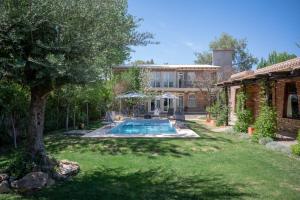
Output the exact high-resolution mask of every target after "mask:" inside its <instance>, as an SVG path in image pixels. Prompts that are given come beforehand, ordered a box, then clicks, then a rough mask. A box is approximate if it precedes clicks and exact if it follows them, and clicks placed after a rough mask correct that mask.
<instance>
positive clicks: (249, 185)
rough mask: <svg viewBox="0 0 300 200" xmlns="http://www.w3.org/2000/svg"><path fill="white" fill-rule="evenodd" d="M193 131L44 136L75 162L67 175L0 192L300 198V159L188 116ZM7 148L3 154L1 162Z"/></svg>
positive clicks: (61, 156)
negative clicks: (49, 183)
mask: <svg viewBox="0 0 300 200" xmlns="http://www.w3.org/2000/svg"><path fill="white" fill-rule="evenodd" d="M190 126H191V128H192V129H194V130H195V131H196V132H197V133H198V134H199V135H200V136H201V137H200V138H198V139H101V140H100V139H99V140H98V139H82V138H79V137H66V136H62V135H61V134H59V133H56V134H49V135H47V136H46V145H47V149H48V151H49V153H51V154H53V155H55V156H56V157H57V158H59V159H69V160H73V161H77V162H79V163H80V166H81V172H80V174H79V175H78V176H77V177H75V178H74V179H73V180H72V181H69V182H66V183H63V184H61V185H56V186H54V187H51V188H47V189H44V190H42V191H39V192H37V193H35V194H34V195H33V196H23V197H22V196H19V195H12V194H10V195H0V199H1V200H2V199H28V200H29V199H43V200H47V199H49V200H58V199H73V200H77V199H91V200H93V199H95V200H96V199H97V200H99V199H111V200H117V199H126V200H127V199H133V200H138V199H155V200H161V199H178V200H182V199H300V161H299V160H296V159H295V158H289V157H287V156H286V155H284V154H281V153H278V152H273V151H269V150H267V149H266V148H265V147H264V146H262V145H258V144H253V143H251V142H249V141H246V140H241V139H239V137H238V136H235V135H229V134H226V133H214V132H211V131H210V130H208V129H206V128H205V127H203V126H202V125H199V124H197V123H193V122H191V123H190ZM9 158H11V154H6V155H1V156H0V165H4V164H5V162H6V161H7V160H8V159H9Z"/></svg>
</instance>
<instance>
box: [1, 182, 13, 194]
mask: <svg viewBox="0 0 300 200" xmlns="http://www.w3.org/2000/svg"><path fill="white" fill-rule="evenodd" d="M9 192H11V189H10V188H9V184H8V181H7V180H5V181H2V182H1V183H0V194H4V193H9Z"/></svg>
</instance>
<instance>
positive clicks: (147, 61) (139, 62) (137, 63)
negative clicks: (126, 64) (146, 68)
mask: <svg viewBox="0 0 300 200" xmlns="http://www.w3.org/2000/svg"><path fill="white" fill-rule="evenodd" d="M131 64H132V65H145V64H150V65H153V64H154V60H153V59H150V60H146V61H144V60H136V61H134V62H132V63H131Z"/></svg>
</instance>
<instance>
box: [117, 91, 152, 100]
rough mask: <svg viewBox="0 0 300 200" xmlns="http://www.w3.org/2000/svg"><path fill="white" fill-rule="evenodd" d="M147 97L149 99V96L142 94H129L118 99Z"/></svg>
mask: <svg viewBox="0 0 300 200" xmlns="http://www.w3.org/2000/svg"><path fill="white" fill-rule="evenodd" d="M146 97H148V96H147V95H145V94H142V93H138V92H130V93H127V94H122V95H119V96H117V97H116V98H118V99H130V98H146Z"/></svg>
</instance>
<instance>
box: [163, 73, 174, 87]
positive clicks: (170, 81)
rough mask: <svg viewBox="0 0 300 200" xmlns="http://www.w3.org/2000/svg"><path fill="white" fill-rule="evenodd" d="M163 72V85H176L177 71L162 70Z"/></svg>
mask: <svg viewBox="0 0 300 200" xmlns="http://www.w3.org/2000/svg"><path fill="white" fill-rule="evenodd" d="M162 74H163V87H175V80H176V73H175V72H162Z"/></svg>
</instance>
